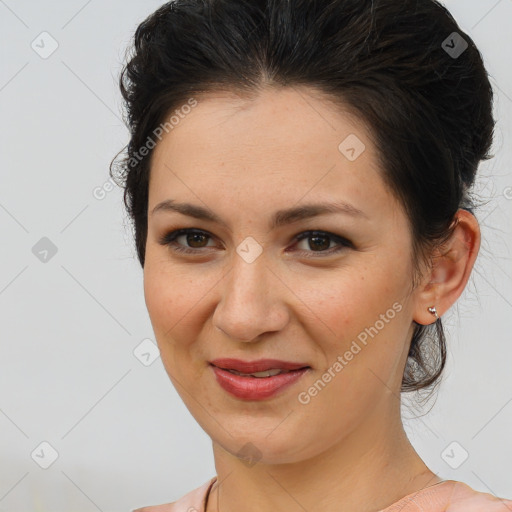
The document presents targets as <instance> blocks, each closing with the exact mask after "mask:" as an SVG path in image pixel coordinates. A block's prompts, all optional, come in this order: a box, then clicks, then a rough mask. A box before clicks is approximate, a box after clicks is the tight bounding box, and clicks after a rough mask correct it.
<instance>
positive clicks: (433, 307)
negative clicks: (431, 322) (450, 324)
mask: <svg viewBox="0 0 512 512" xmlns="http://www.w3.org/2000/svg"><path fill="white" fill-rule="evenodd" d="M428 310H429V311H430V312H431V313H432V314H433V315H434V316H435V317H436V320H437V319H438V318H439V316H438V314H437V309H436V307H435V306H432V307H430V308H428Z"/></svg>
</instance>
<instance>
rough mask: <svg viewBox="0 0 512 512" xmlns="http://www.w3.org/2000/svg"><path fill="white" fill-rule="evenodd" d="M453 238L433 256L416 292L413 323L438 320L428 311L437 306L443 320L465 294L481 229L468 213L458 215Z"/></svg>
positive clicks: (462, 211) (423, 323) (461, 211)
mask: <svg viewBox="0 0 512 512" xmlns="http://www.w3.org/2000/svg"><path fill="white" fill-rule="evenodd" d="M454 223H456V227H455V230H454V232H453V234H452V236H451V238H450V239H449V240H448V241H447V242H446V243H445V244H444V245H443V246H442V247H441V248H439V249H438V250H436V251H435V253H434V254H433V255H432V258H431V262H432V266H431V269H430V271H429V272H427V273H426V274H425V276H424V279H423V281H422V283H421V284H420V285H419V286H418V288H417V289H416V291H415V295H416V300H415V306H414V311H413V320H414V321H415V322H417V323H418V324H421V325H428V324H431V323H433V322H435V321H436V318H435V316H434V315H433V314H432V313H430V312H429V310H428V308H429V307H431V306H435V307H436V310H437V314H438V316H439V317H441V315H442V314H444V313H445V312H446V311H447V310H448V309H450V307H451V306H452V304H454V303H455V301H456V300H457V299H458V298H459V296H460V295H461V294H462V292H463V290H464V288H465V287H466V283H467V282H468V279H469V276H470V275H471V271H472V270H473V265H474V263H475V260H476V257H477V255H478V251H479V249H480V226H479V225H478V221H477V220H476V218H475V216H474V215H472V214H471V213H470V212H468V211H466V210H462V209H460V210H458V211H457V213H456V214H455V218H454Z"/></svg>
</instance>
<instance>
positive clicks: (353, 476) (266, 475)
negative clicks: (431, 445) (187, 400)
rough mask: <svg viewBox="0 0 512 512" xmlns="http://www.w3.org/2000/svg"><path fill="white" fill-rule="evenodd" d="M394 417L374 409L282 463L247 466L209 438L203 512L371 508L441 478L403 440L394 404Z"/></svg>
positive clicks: (381, 506)
mask: <svg viewBox="0 0 512 512" xmlns="http://www.w3.org/2000/svg"><path fill="white" fill-rule="evenodd" d="M393 416H394V417H395V418H396V420H395V421H389V422H387V423H385V422H382V418H383V417H388V418H390V417H393ZM393 416H390V415H389V411H388V414H387V415H385V416H383V414H382V411H375V412H374V414H373V415H372V417H368V418H367V420H366V421H365V422H364V424H360V425H359V426H358V427H357V428H356V429H354V431H352V432H351V433H350V434H349V435H347V436H345V437H344V438H342V439H340V440H339V441H338V442H337V443H335V444H334V445H332V446H329V448H328V449H327V450H325V451H324V452H322V453H319V454H318V455H316V456H315V457H313V458H309V459H307V460H299V461H297V462H292V463H287V464H268V463H263V462H258V463H256V464H255V465H254V466H248V465H246V464H245V463H244V462H243V461H241V460H240V459H239V458H237V457H236V456H234V455H232V454H231V453H230V452H228V451H226V450H225V449H224V448H222V446H220V445H219V444H218V443H216V442H214V443H213V451H214V457H215V467H216V471H217V481H216V482H215V485H214V486H213V488H212V490H211V492H210V496H209V498H208V505H207V512H235V511H239V510H244V512H260V511H261V510H274V511H281V510H286V511H295V510H296V511H297V512H303V511H304V510H307V511H308V512H320V511H321V512H353V511H354V510H358V511H360V512H374V511H376V510H382V509H384V508H386V507H388V506H390V505H391V504H393V503H394V502H396V501H398V500H399V499H400V498H402V497H404V496H406V495H407V494H410V493H413V492H415V491H418V490H419V489H422V488H424V487H428V486H430V485H433V484H435V483H438V482H440V481H441V479H440V478H438V477H437V476H436V475H435V474H434V473H432V472H431V471H430V470H429V469H428V468H427V466H426V465H425V464H424V462H423V461H422V460H421V458H420V457H419V455H418V454H417V453H416V451H415V450H414V448H413V446H412V445H411V443H410V441H409V439H408V438H407V435H406V433H405V431H404V429H403V425H402V422H401V418H400V411H399V405H398V414H394V415H393Z"/></svg>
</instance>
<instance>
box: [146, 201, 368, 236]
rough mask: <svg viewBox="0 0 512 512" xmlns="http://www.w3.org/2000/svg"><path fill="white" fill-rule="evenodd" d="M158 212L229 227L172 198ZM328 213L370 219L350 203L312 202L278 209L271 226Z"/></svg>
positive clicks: (158, 208)
mask: <svg viewBox="0 0 512 512" xmlns="http://www.w3.org/2000/svg"><path fill="white" fill-rule="evenodd" d="M158 212H178V213H181V214H182V215H187V216H189V217H194V218H195V219H200V220H207V221H211V222H215V223H217V224H220V225H223V226H225V227H228V226H227V224H226V222H224V221H223V220H222V219H221V218H220V217H219V216H218V215H216V214H215V213H213V212H212V211H210V210H208V209H207V208H203V207H202V206H198V205H194V204H190V203H178V202H176V201H174V200H172V199H167V200H166V201H162V202H161V203H159V204H157V205H156V206H155V207H154V208H153V210H152V211H151V214H150V215H151V216H152V215H155V213H158ZM327 213H343V214H346V215H350V216H352V217H364V218H366V219H368V216H367V215H366V213H364V212H363V211H362V210H360V209H359V208H356V207H355V206H353V205H351V204H349V203H344V202H336V203H312V204H305V205H302V206H297V207H294V208H289V209H285V210H278V211H277V212H275V213H274V215H273V216H272V219H271V221H270V228H271V229H276V228H278V227H281V226H285V225H287V224H292V223H293V222H297V221H300V220H303V219H309V218H311V217H316V216H317V215H323V214H327Z"/></svg>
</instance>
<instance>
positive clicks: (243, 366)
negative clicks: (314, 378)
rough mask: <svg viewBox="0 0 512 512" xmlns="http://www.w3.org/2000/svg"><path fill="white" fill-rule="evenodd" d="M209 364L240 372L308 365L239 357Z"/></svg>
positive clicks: (285, 368) (290, 368) (294, 368)
mask: <svg viewBox="0 0 512 512" xmlns="http://www.w3.org/2000/svg"><path fill="white" fill-rule="evenodd" d="M210 363H211V364H213V365H214V366H217V368H222V369H223V370H236V371H239V372H242V373H256V372H264V371H265V370H272V369H279V370H298V369H299V368H307V367H309V366H308V365H307V364H305V363H293V362H290V361H281V360H279V359H258V360H256V361H242V360H241V359H231V358H223V359H214V360H213V361H210Z"/></svg>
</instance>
